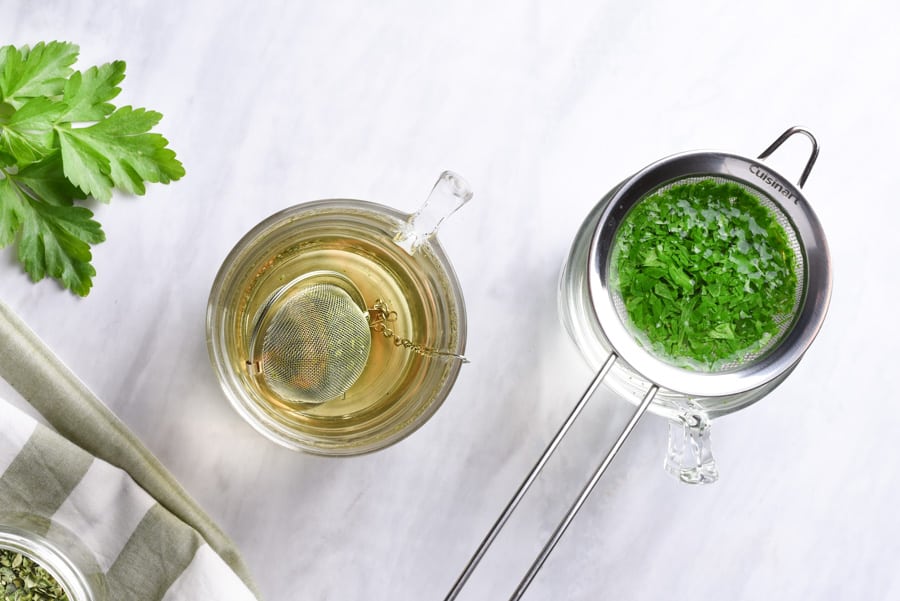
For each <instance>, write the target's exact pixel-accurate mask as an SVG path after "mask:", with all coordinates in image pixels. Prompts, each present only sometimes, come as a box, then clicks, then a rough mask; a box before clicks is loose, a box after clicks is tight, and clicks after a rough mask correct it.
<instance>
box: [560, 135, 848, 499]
mask: <svg viewBox="0 0 900 601" xmlns="http://www.w3.org/2000/svg"><path fill="white" fill-rule="evenodd" d="M796 134H803V135H805V136H806V137H807V138H809V140H810V142H811V143H812V151H811V154H810V158H809V160H808V162H807V164H806V167H805V169H804V171H803V173H802V175H801V177H800V179H799V181H798V184H797V187H794V186H793V185H791V184H788V183H787V180H786V179H784V178H783V177H781V176H779V175H777V174H776V173H775V172H774V171H773V170H771V169H769V168H763V166H762V165H761V164H760V163H759V162H758V161H761V160H763V159H765V158H767V157H768V156H769V155H771V154H772V152H774V151H775V150H776V149H777V148H779V146H780V145H781V144H782V143H783V142H784V141H785V140H786V139H788V138H789V137H790V136H793V135H796ZM817 156H818V145H817V143H816V141H815V138H814V137H813V136H812V134H811V133H810V132H809V131H807V130H804V129H803V128H798V127H792V128H789V129H788V130H787V131H785V132H784V133H783V134H782V135H781V136H780V137H779V138H778V139H776V140H775V141H774V142H773V143H772V144H771V145H770V146H769V147H768V148H767V149H765V150H764V151H763V152H762V153H761V154H760V155H759V157H758V158H757V159H756V160H753V159H748V158H745V157H741V156H737V155H732V154H727V153H718V152H708V151H696V152H687V153H682V154H679V155H674V156H671V157H667V158H665V159H662V160H659V161H657V162H656V163H653V164H652V165H649V166H648V167H646V168H644V169H643V170H641V171H639V172H637V173H636V174H633V175H632V176H630V177H629V178H626V179H625V180H624V181H622V182H621V183H619V184H618V185H617V186H616V187H615V188H613V189H612V190H610V191H609V192H608V193H607V194H606V195H605V196H604V197H603V198H602V199H601V200H600V202H599V203H598V204H597V205H596V206H595V207H594V209H593V210H592V211H591V212H590V213H589V214H588V216H587V217H586V218H585V220H584V222H583V223H582V225H581V227H580V228H579V230H578V232H577V234H576V236H575V240H574V242H573V244H572V248H571V251H570V253H569V256H568V257H567V260H566V262H565V264H564V266H563V270H562V273H561V276H560V286H559V297H558V298H559V311H560V317H561V319H562V322H563V324H564V326H565V328H566V330H567V331H568V333H569V335H570V337H571V338H572V340H573V341H574V342H575V344H576V345H577V346H578V348H579V350H580V351H581V353H582V355H583V356H584V357H585V359H586V360H587V362H588V363H589V364H590V365H591V366H592V367H593V368H595V369H597V370H599V369H600V366H601V365H603V364H604V363H605V362H606V361H607V359H608V358H610V357H618V356H619V355H625V354H626V352H627V356H628V357H629V359H628V360H630V361H632V364H633V365H637V366H642V368H641V370H640V371H638V370H637V369H634V368H632V367H631V366H630V365H629V364H628V362H627V361H626V360H622V361H615V362H614V363H613V365H612V368H611V370H610V371H609V373H608V374H607V375H606V377H605V379H604V380H603V383H604V384H605V385H606V386H607V387H608V388H611V389H612V390H613V391H614V392H615V393H617V394H618V395H620V396H621V397H623V398H625V399H626V400H628V401H629V402H631V403H633V404H635V405H639V406H640V405H641V401H642V399H643V398H644V397H645V395H646V393H647V392H648V390H649V389H650V387H651V385H653V386H657V385H658V383H659V381H662V380H665V381H666V382H669V383H670V384H671V383H674V384H671V386H672V388H671V389H667V388H665V387H664V386H658V390H657V391H656V392H655V397H651V398H652V399H653V400H652V403H650V404H649V406H647V409H648V410H649V411H651V412H653V413H655V414H657V415H660V416H662V417H665V418H667V419H668V420H669V437H668V452H667V457H666V464H665V466H666V469H667V470H668V471H669V472H670V473H672V474H673V475H675V476H677V477H678V478H679V479H681V480H682V481H684V482H688V483H705V482H714V481H715V480H716V479H717V478H718V471H717V468H716V464H715V461H714V459H713V457H712V454H711V453H710V447H709V423H710V420H711V419H712V418H716V417H719V416H723V415H726V414H730V413H732V412H734V411H737V410H738V409H742V408H744V407H746V406H748V405H750V404H751V403H754V402H756V401H758V400H759V399H761V398H763V397H764V396H766V395H767V394H769V393H770V392H771V391H772V390H773V389H774V388H775V387H777V386H778V385H779V384H781V383H782V382H783V381H784V379H785V378H787V376H788V375H790V373H791V372H792V371H793V370H794V368H795V367H796V366H797V364H798V362H799V361H800V358H802V356H803V354H804V353H805V352H806V349H807V348H808V347H809V345H810V344H811V343H812V341H813V339H814V338H815V336H816V333H817V332H818V329H819V328H820V327H821V324H822V320H823V319H824V316H825V313H826V311H827V308H828V302H829V298H830V291H831V268H830V259H829V255H828V248H827V243H826V241H825V237H824V232H823V231H822V228H821V225H820V224H819V222H818V219H817V218H816V217H815V214H814V213H813V211H812V209H811V208H810V206H809V204H808V202H807V201H806V200H805V199H804V198H803V196H802V194H801V193H800V188H801V187H802V186H803V184H804V183H805V181H806V178H807V177H808V176H809V173H810V170H811V169H812V166H813V164H814V163H815V160H816V157H817ZM697 178H724V179H727V180H728V181H730V182H738V183H739V184H740V185H742V186H743V187H744V188H745V189H748V190H757V192H754V193H753V194H754V195H756V196H757V197H758V198H760V199H762V198H767V199H769V200H768V201H767V202H768V203H769V205H767V206H770V210H773V211H777V212H778V214H779V215H780V220H779V223H781V225H782V226H783V227H785V228H789V229H790V232H792V235H794V236H795V237H796V240H795V246H796V248H794V252H796V253H798V255H800V256H801V259H799V260H798V264H799V265H801V268H800V269H801V272H802V273H800V274H799V275H798V277H800V278H802V291H801V293H800V296H799V297H798V305H797V308H795V314H794V315H793V316H792V321H791V322H790V324H789V326H787V330H786V332H785V333H784V335H783V336H782V338H781V339H780V341H779V342H778V344H777V345H776V347H775V348H770V349H769V350H768V351H767V352H766V353H765V354H762V355H759V356H758V357H757V358H755V359H753V360H752V362H750V363H747V364H744V365H741V366H740V367H739V368H734V367H733V368H730V369H724V370H722V371H719V372H717V373H716V374H714V375H711V377H702V376H701V378H697V376H696V375H693V374H696V372H693V371H692V370H681V368H673V367H671V366H668V365H664V364H663V362H660V361H658V360H657V359H655V358H653V357H651V356H649V354H648V353H646V352H645V351H644V349H642V348H641V345H640V343H639V342H636V341H635V337H634V335H633V333H631V332H628V330H627V328H626V327H624V326H622V325H620V323H619V322H616V320H617V319H620V314H618V313H616V312H617V311H618V309H615V308H611V307H613V306H614V302H615V301H614V299H613V298H612V297H611V296H610V295H609V294H608V292H609V289H608V278H607V277H606V275H607V274H606V272H604V273H603V274H602V275H601V272H603V270H605V266H606V265H607V264H608V259H609V256H610V252H611V251H610V248H611V246H610V245H611V238H610V237H609V232H610V231H613V230H614V228H616V227H618V224H619V223H620V222H621V219H622V218H623V215H624V213H625V212H626V211H627V210H628V206H629V205H628V203H629V202H636V201H639V200H640V198H641V197H642V196H641V195H643V194H648V193H650V191H652V190H654V189H659V188H660V187H662V186H664V185H667V184H668V183H670V182H672V181H681V180H685V181H687V180H689V179H697ZM759 182H762V185H764V186H768V188H767V189H766V190H763V189H761V188H759V187H758V186H759V185H760V184H759ZM781 197H785V198H788V197H789V198H790V199H793V202H781V203H775V202H774V200H773V199H775V198H781ZM776 207H777V208H776ZM782 219H783V222H782V221H781V220H782ZM601 242H602V244H601ZM592 253H596V254H595V256H592ZM592 287H593V289H592ZM611 340H615V341H616V344H613V343H612V342H611ZM616 347H619V348H616ZM635 349H639V351H638V352H635ZM642 373H643V374H652V373H655V374H656V377H655V378H654V381H651V380H650V379H648V378H647V377H646V376H645V375H642ZM700 379H703V380H704V381H703V383H702V386H701V385H700V384H698V381H699V380H700ZM713 383H715V384H716V385H715V386H713V385H712V384H713ZM676 390H682V391H683V390H692V391H693V392H694V394H692V395H689V394H684V393H682V392H676ZM708 394H713V395H716V396H704V395H708Z"/></svg>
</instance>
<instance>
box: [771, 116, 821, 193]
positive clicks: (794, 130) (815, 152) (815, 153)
mask: <svg viewBox="0 0 900 601" xmlns="http://www.w3.org/2000/svg"><path fill="white" fill-rule="evenodd" d="M794 134H803V135H804V136H806V137H807V138H809V141H810V142H812V152H811V153H810V155H809V160H808V161H806V167H804V168H803V173H802V174H801V175H800V180H799V181H798V182H797V187H798V188H802V187H803V184H805V183H806V178H808V177H809V172H810V171H812V168H813V165H815V163H816V159H817V158H819V143H818V142H816V138H815V136H813V135H812V133H811V132H810V131H809V130H808V129H804V128H802V127H791V128H788V130H787V131H785V132H784V133H783V134H781V135H780V136H778V139H777V140H775V141H774V142H772V143H771V144H770V145H769V147H768V148H766V149H765V150H763V151H762V152H761V153H760V155H759V157H757V158H759V160H763V159H766V158H767V157H768V156H769V155H771V154H772V153H773V152H775V150H777V149H778V147H779V146H781V145H782V144H784V141H785V140H787V139H788V138H790V137H791V136H793V135H794Z"/></svg>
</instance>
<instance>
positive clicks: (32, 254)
mask: <svg viewBox="0 0 900 601" xmlns="http://www.w3.org/2000/svg"><path fill="white" fill-rule="evenodd" d="M77 57H78V46H76V45H74V44H70V43H67V42H48V43H44V42H41V43H38V44H36V45H35V46H34V47H32V48H29V47H27V46H25V47H22V48H15V47H13V46H4V47H0V248H2V247H5V246H9V245H12V244H16V245H17V246H18V253H17V256H18V258H19V261H20V262H21V263H22V265H23V267H24V269H25V271H26V272H27V273H28V274H29V276H31V278H32V280H34V281H37V280H40V279H42V278H44V277H48V276H49V277H52V278H55V279H57V280H59V281H60V282H61V283H62V284H63V286H65V287H66V288H68V289H69V290H71V291H72V292H74V293H76V294H79V295H81V296H85V295H87V294H88V292H90V289H91V285H92V278H93V276H94V275H95V271H94V268H93V267H92V266H91V246H92V245H94V244H98V243H100V242H102V241H103V240H104V238H105V235H104V233H103V231H102V229H101V228H100V224H99V223H97V222H96V221H95V220H94V218H93V213H92V212H91V211H90V210H89V209H88V208H86V207H84V206H81V205H78V204H77V201H81V200H84V199H85V198H87V197H88V196H91V197H93V198H95V199H97V200H100V201H103V202H109V200H110V199H111V198H112V196H113V191H114V190H116V189H118V190H121V191H124V192H126V193H130V194H135V195H142V194H144V193H145V192H146V186H145V184H146V182H151V183H169V182H171V181H175V180H177V179H180V178H181V177H182V176H183V175H184V168H183V167H182V165H181V163H180V162H179V161H178V159H177V158H176V156H175V153H174V152H173V151H172V150H171V149H170V148H168V141H167V140H166V139H165V138H164V137H163V136H161V135H160V134H158V133H153V132H151V130H152V128H153V127H154V126H156V125H157V124H158V123H159V121H160V119H161V118H162V115H160V114H159V113H157V112H155V111H151V110H147V109H143V108H132V107H130V106H124V107H120V108H116V107H115V106H113V104H112V103H111V102H110V101H111V100H112V99H114V98H115V97H116V96H118V94H119V92H120V91H121V88H120V87H119V84H120V83H121V82H122V80H123V79H124V77H125V63H124V62H123V61H113V62H111V63H107V64H104V65H99V66H94V67H90V68H89V69H87V70H85V71H73V69H72V65H73V64H74V63H75V61H76V59H77Z"/></svg>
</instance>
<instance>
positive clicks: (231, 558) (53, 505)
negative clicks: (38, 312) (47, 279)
mask: <svg viewBox="0 0 900 601" xmlns="http://www.w3.org/2000/svg"><path fill="white" fill-rule="evenodd" d="M0 378H2V379H3V380H5V381H6V382H7V383H8V384H9V385H10V386H11V387H12V388H13V389H15V390H16V391H17V392H18V393H19V395H21V397H22V398H23V399H25V400H26V401H27V402H28V403H29V404H30V405H31V406H32V407H33V408H34V409H35V410H37V412H38V413H40V415H41V416H42V417H43V418H44V419H45V420H46V421H47V423H48V424H49V425H50V426H51V427H52V430H51V429H50V428H47V427H45V426H43V425H40V424H37V423H36V422H35V421H34V420H33V419H32V418H31V417H30V416H27V415H25V414H24V413H22V412H21V411H19V410H18V409H16V408H14V407H13V406H12V405H10V404H9V403H7V402H5V401H2V400H0V474H2V476H0V510H7V511H12V510H15V509H16V508H17V507H26V508H27V509H28V511H29V512H30V513H32V514H34V513H37V514H40V515H42V516H43V517H44V518H52V519H54V520H56V521H58V522H59V523H61V525H63V526H66V527H67V528H68V529H69V530H71V531H73V532H74V533H75V534H76V535H78V536H79V537H80V538H81V539H82V540H83V542H84V543H85V544H86V545H87V546H88V547H89V548H91V549H92V550H93V551H94V553H95V554H96V555H97V560H98V562H99V563H101V565H102V568H103V570H104V571H105V572H106V574H107V577H108V580H109V586H110V588H111V595H110V600H111V601H159V600H162V601H205V600H210V601H213V600H215V601H255V600H256V599H257V595H256V594H255V587H254V585H253V580H252V578H251V577H250V575H249V571H248V570H247V567H246V565H245V564H244V562H243V560H242V559H241V557H240V554H239V553H238V551H237V549H236V547H235V546H234V543H233V542H232V541H231V539H229V538H228V536H226V535H225V533H223V532H222V530H221V529H220V528H219V527H218V526H217V525H216V524H215V522H213V521H212V520H211V519H210V517H209V516H208V515H207V514H206V512H204V511H203V509H202V508H201V507H200V506H199V505H198V504H197V502H196V501H194V499H192V498H191V497H190V495H188V494H187V492H186V491H185V490H184V489H183V488H182V487H181V485H180V484H179V483H178V482H177V481H176V480H175V478H174V477H172V474H171V473H169V471H168V470H167V469H166V468H165V466H163V465H162V464H161V463H160V462H159V460H158V459H157V458H156V457H155V456H154V455H153V454H152V453H151V452H150V451H149V450H148V449H147V447H145V446H144V445H143V444H142V443H141V441H140V440H138V439H137V437H136V436H135V435H134V434H133V433H132V432H131V431H130V430H129V429H128V428H127V427H126V426H125V424H123V423H122V422H121V420H119V419H118V418H117V417H116V416H115V415H114V414H113V413H112V412H111V411H110V410H109V409H108V408H107V407H106V405H104V404H103V403H102V402H101V401H100V400H99V399H98V398H97V397H96V396H95V395H94V394H93V393H92V392H91V391H90V390H89V389H88V388H87V387H86V386H85V385H84V384H83V383H82V382H81V381H80V380H79V379H78V378H77V377H76V376H75V374H73V373H72V371H71V370H69V369H68V368H67V367H66V366H65V364H63V363H62V361H60V360H59V358H58V357H57V356H56V355H55V354H54V353H53V352H52V351H51V350H50V349H49V348H48V347H47V345H45V344H44V343H43V341H41V340H40V339H39V338H38V337H37V336H36V335H35V333H34V332H33V331H32V330H31V329H30V328H29V327H28V326H27V325H26V324H25V323H24V322H23V321H22V320H21V319H19V317H18V316H17V315H16V314H15V313H14V312H13V311H12V310H11V309H10V308H9V307H8V306H6V305H5V304H4V303H3V302H2V301H0Z"/></svg>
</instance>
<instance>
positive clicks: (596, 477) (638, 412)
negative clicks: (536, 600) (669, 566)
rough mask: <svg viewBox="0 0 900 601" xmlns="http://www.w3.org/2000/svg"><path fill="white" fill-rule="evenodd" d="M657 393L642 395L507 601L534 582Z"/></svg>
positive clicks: (655, 388) (654, 389)
mask: <svg viewBox="0 0 900 601" xmlns="http://www.w3.org/2000/svg"><path fill="white" fill-rule="evenodd" d="M658 391H659V387H658V386H656V385H653V386H651V387H650V389H649V390H648V391H647V393H646V394H645V395H644V398H643V400H642V401H641V404H640V405H638V408H637V409H635V411H634V413H633V414H632V416H631V419H630V420H629V421H628V423H627V424H626V425H625V428H624V429H623V430H622V433H621V434H619V438H618V439H616V442H614V443H613V446H612V448H610V450H609V452H608V453H607V454H606V457H604V458H603V461H601V462H600V465H599V466H597V469H596V470H595V471H594V474H593V476H591V479H590V480H589V481H588V483H587V484H586V485H585V486H584V488H583V489H582V491H581V494H580V495H578V498H577V499H576V500H575V503H573V504H572V507H571V508H570V509H569V512H568V513H566V515H565V516H564V517H563V519H562V521H561V522H560V523H559V525H558V526H557V527H556V530H554V532H553V535H552V536H551V537H550V540H548V541H547V544H546V545H544V548H543V549H541V552H540V553H539V554H538V556H537V558H536V559H535V560H534V563H533V564H531V567H530V568H529V569H528V572H527V573H526V574H525V577H524V578H522V581H521V582H520V583H519V586H518V587H517V588H516V590H515V592H514V593H513V595H512V597H510V598H509V601H518V600H519V599H521V598H522V595H524V594H525V591H526V590H527V589H528V586H529V585H530V584H531V581H532V580H534V577H535V576H537V573H538V572H539V571H540V569H541V567H542V566H543V565H544V562H545V561H547V558H548V557H549V556H550V553H551V552H552V551H553V549H554V547H556V543H558V542H559V540H560V539H561V538H562V536H563V534H565V532H566V529H567V528H568V527H569V524H571V523H572V520H573V519H575V514H577V513H578V511H579V510H580V509H581V507H582V505H584V502H585V501H587V498H588V497H589V496H590V494H591V492H592V491H593V490H594V487H595V486H597V483H598V482H599V481H600V477H601V476H603V473H604V472H605V471H606V468H608V467H609V464H610V463H612V460H613V459H614V458H615V456H616V453H618V452H619V449H621V448H622V445H623V444H624V443H625V439H626V438H628V435H629V434H631V431H632V430H634V427H635V426H636V425H637V423H638V421H640V419H641V417H642V416H643V415H644V413H645V412H646V411H647V408H648V407H649V406H650V403H652V402H653V398H654V397H655V396H656V393H657V392H658Z"/></svg>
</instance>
